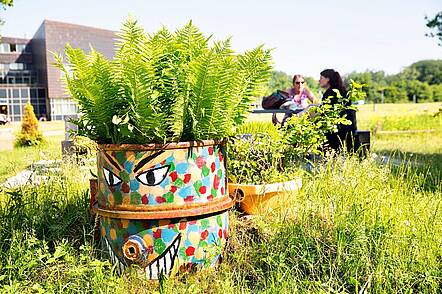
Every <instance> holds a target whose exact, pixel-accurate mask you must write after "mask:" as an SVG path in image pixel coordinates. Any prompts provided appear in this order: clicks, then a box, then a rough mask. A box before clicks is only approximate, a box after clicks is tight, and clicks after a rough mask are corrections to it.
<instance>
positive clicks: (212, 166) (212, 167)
mask: <svg viewBox="0 0 442 294" xmlns="http://www.w3.org/2000/svg"><path fill="white" fill-rule="evenodd" d="M210 169H211V170H212V173H214V172H215V162H212V164H211V165H210Z"/></svg>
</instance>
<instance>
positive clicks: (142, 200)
mask: <svg viewBox="0 0 442 294" xmlns="http://www.w3.org/2000/svg"><path fill="white" fill-rule="evenodd" d="M141 203H143V204H149V198H147V194H144V196H143V197H141Z"/></svg>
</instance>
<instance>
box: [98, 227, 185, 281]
mask: <svg viewBox="0 0 442 294" xmlns="http://www.w3.org/2000/svg"><path fill="white" fill-rule="evenodd" d="M102 241H103V242H102V244H103V247H104V248H103V250H104V251H105V252H106V253H107V254H108V255H109V258H110V260H111V262H112V264H114V265H115V268H116V270H117V272H118V273H119V274H122V273H123V271H124V268H125V267H127V264H126V263H125V262H124V261H122V260H121V259H120V258H119V257H118V256H117V255H116V254H115V253H114V251H113V249H112V246H111V244H110V243H109V241H108V240H107V238H102ZM180 241H181V234H179V235H178V236H177V237H176V238H175V240H173V242H172V244H171V245H170V246H169V247H168V248H167V249H166V250H165V251H164V252H163V253H161V255H160V256H158V257H157V258H156V259H155V260H154V261H153V262H151V263H150V264H149V265H148V266H146V268H145V272H146V278H147V279H149V280H158V279H159V277H160V276H161V275H165V276H167V275H169V274H170V272H171V271H172V269H173V266H174V262H175V258H176V256H177V254H178V248H179V244H180Z"/></svg>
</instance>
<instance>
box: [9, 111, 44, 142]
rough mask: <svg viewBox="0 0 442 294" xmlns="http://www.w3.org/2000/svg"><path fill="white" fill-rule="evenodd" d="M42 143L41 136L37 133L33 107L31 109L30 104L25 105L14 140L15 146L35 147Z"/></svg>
mask: <svg viewBox="0 0 442 294" xmlns="http://www.w3.org/2000/svg"><path fill="white" fill-rule="evenodd" d="M42 142H43V135H42V133H41V132H39V131H38V120H37V118H36V117H35V113H34V107H32V105H31V104H30V103H27V104H26V105H25V112H24V114H23V119H22V123H21V130H20V133H19V134H18V135H17V137H16V140H15V146H16V147H22V146H36V145H39V144H41V143H42Z"/></svg>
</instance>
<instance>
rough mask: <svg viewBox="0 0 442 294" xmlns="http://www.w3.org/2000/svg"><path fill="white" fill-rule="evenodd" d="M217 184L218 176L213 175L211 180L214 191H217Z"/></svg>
mask: <svg viewBox="0 0 442 294" xmlns="http://www.w3.org/2000/svg"><path fill="white" fill-rule="evenodd" d="M219 182H220V178H219V177H218V175H215V177H214V178H213V188H214V189H215V190H218V188H219Z"/></svg>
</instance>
